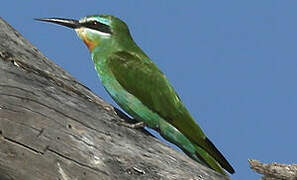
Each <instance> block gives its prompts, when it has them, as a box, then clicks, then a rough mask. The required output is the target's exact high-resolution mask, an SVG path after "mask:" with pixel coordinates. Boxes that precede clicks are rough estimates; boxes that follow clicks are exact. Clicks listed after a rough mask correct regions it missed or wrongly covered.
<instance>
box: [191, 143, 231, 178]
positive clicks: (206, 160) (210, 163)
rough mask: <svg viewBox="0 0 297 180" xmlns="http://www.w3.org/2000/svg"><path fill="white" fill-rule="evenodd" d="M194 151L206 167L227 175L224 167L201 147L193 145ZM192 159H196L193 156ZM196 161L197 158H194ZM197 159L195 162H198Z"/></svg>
mask: <svg viewBox="0 0 297 180" xmlns="http://www.w3.org/2000/svg"><path fill="white" fill-rule="evenodd" d="M194 147H195V150H196V153H195V155H196V156H197V157H198V159H199V161H200V163H201V161H202V162H203V163H202V164H204V165H206V166H207V167H209V168H211V169H213V170H215V171H217V172H219V173H221V174H223V175H227V174H226V172H225V171H224V169H223V168H222V167H221V166H220V164H219V163H218V162H217V161H216V160H215V159H214V158H213V157H212V156H210V155H209V154H208V153H207V152H206V151H205V150H204V149H202V148H201V147H199V146H197V145H194ZM193 159H194V160H196V159H195V158H193ZM196 161H197V160H196ZM199 161H197V162H199Z"/></svg>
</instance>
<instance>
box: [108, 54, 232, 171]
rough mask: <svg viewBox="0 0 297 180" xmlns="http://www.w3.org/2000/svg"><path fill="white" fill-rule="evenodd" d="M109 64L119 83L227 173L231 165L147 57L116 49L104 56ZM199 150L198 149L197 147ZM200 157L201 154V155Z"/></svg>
mask: <svg viewBox="0 0 297 180" xmlns="http://www.w3.org/2000/svg"><path fill="white" fill-rule="evenodd" d="M107 62H108V67H109V69H110V70H111V71H112V73H113V75H114V76H115V78H116V79H117V81H118V82H119V83H120V84H121V86H122V87H123V88H124V89H125V90H127V91H128V92H129V93H130V94H133V95H134V96H135V97H136V98H138V99H139V100H140V101H141V102H142V103H143V104H145V105H146V106H147V107H148V108H149V109H151V110H152V111H153V112H155V113H157V114H159V116H161V117H162V118H163V119H165V120H166V121H167V122H169V123H170V124H172V125H173V126H174V127H176V128H177V129H178V130H179V131H180V132H182V133H183V134H184V135H185V136H186V137H187V138H188V139H189V140H190V141H191V142H192V143H193V144H195V145H196V146H198V147H199V148H201V149H203V150H205V151H206V152H207V153H208V154H209V155H210V156H212V157H213V158H214V159H215V160H216V161H218V163H219V164H220V165H221V166H222V167H223V168H224V169H226V170H227V171H228V172H230V173H234V170H233V168H232V167H231V165H230V164H229V163H228V161H227V160H226V159H225V158H224V157H223V155H222V154H221V153H220V152H219V151H218V150H217V148H216V147H215V146H214V145H213V144H212V143H211V141H210V140H209V139H208V138H207V137H206V136H205V134H204V133H203V131H202V130H201V128H200V127H199V126H198V125H197V124H196V123H195V121H194V119H193V118H192V116H191V115H190V114H189V112H188V111H187V109H186V108H185V106H184V105H183V103H182V101H181V100H180V98H179V97H178V95H177V93H176V92H175V90H174V89H173V87H172V86H171V85H170V83H169V82H168V80H167V78H166V77H165V76H164V74H163V73H162V72H161V71H160V70H159V69H158V68H157V67H156V66H155V65H154V64H153V62H152V61H151V60H149V59H148V58H147V57H145V59H144V58H143V57H142V58H140V57H137V55H136V54H132V53H129V52H126V51H118V52H116V53H113V54H112V55H110V56H109V57H108V59H107ZM197 153H198V154H199V150H197ZM202 158H203V157H202Z"/></svg>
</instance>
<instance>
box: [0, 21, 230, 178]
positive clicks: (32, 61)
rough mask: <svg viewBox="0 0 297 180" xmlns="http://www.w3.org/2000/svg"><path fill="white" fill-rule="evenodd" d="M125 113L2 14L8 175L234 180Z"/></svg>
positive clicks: (1, 109)
mask: <svg viewBox="0 0 297 180" xmlns="http://www.w3.org/2000/svg"><path fill="white" fill-rule="evenodd" d="M86 58H87V57H86ZM98 83H100V82H99V80H98ZM119 115H120V116H119ZM121 117H123V116H122V115H121V114H120V113H116V111H115V110H114V108H113V107H112V106H111V105H109V104H107V103H106V102H104V101H103V100H102V99H101V98H99V97H98V96H97V95H95V94H94V93H92V92H91V91H90V90H89V89H88V88H86V87H85V86H83V85H82V84H81V83H79V82H78V81H77V80H75V79H74V78H73V77H72V76H71V75H70V74H69V73H67V72H65V71H64V70H63V69H62V68H60V67H59V66H57V65H56V64H54V63H53V62H52V61H51V60H49V59H47V58H46V57H44V56H43V55H42V53H41V52H39V51H38V50H37V49H36V48H35V47H34V46H33V45H32V44H30V43H29V42H28V41H27V40H26V39H24V38H23V37H22V36H21V35H20V34H19V33H18V32H17V31H15V30H14V29H13V28H12V27H10V26H9V25H8V24H7V23H6V22H5V21H4V20H3V19H1V18H0V180H15V179H18V180H52V179H53V180H58V179H59V180H81V179H86V180H93V179H96V180H98V179H100V180H101V179H103V180H104V179H196V180H209V179H218V180H223V179H227V178H226V177H222V176H221V175H219V174H217V173H215V172H214V171H212V170H210V169H209V168H206V167H204V166H201V165H200V164H198V163H196V162H194V161H192V160H191V159H189V158H188V157H187V156H185V155H184V154H182V153H181V152H178V151H176V150H174V149H172V148H170V147H168V146H167V145H164V144H162V143H161V142H160V141H159V140H157V139H156V138H154V137H153V136H151V135H150V134H149V133H147V132H146V131H145V130H144V129H131V128H127V127H125V126H123V125H122V122H123V121H124V119H126V120H127V118H124V119H123V118H121Z"/></svg>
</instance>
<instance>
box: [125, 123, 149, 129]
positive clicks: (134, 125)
mask: <svg viewBox="0 0 297 180" xmlns="http://www.w3.org/2000/svg"><path fill="white" fill-rule="evenodd" d="M120 124H121V125H123V126H126V127H128V128H132V129H138V128H144V127H145V123H144V122H137V123H134V124H131V123H127V122H121V123H120Z"/></svg>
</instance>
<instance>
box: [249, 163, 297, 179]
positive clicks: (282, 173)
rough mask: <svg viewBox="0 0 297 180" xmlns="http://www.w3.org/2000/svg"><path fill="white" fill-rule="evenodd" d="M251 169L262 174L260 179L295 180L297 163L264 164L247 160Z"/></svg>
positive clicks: (296, 177)
mask: <svg viewBox="0 0 297 180" xmlns="http://www.w3.org/2000/svg"><path fill="white" fill-rule="evenodd" d="M249 163H250V166H251V169H253V170H254V171H256V172H258V173H260V174H263V175H264V176H263V177H262V178H261V179H262V180H284V179H285V180H297V164H281V163H271V164H265V163H261V162H259V161H257V160H249Z"/></svg>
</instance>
